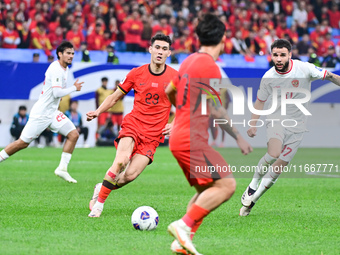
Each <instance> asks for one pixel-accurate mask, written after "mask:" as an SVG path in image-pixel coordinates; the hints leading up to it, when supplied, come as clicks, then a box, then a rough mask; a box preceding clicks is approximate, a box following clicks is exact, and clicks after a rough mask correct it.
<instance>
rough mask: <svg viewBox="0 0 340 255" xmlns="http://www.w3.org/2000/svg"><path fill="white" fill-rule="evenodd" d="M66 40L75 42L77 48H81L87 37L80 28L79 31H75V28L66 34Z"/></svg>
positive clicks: (74, 45)
mask: <svg viewBox="0 0 340 255" xmlns="http://www.w3.org/2000/svg"><path fill="white" fill-rule="evenodd" d="M66 40H67V41H69V42H71V43H72V44H73V47H74V49H75V50H79V48H80V44H81V42H83V41H84V40H85V38H84V35H83V33H82V32H81V31H80V30H78V32H77V33H74V31H73V30H70V31H68V32H67V34H66Z"/></svg>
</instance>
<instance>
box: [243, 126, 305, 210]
mask: <svg viewBox="0 0 340 255" xmlns="http://www.w3.org/2000/svg"><path fill="white" fill-rule="evenodd" d="M302 138H303V133H301V134H293V133H290V132H288V134H287V135H286V137H285V143H287V144H288V145H285V146H284V148H283V150H281V153H280V155H279V157H278V159H277V160H276V161H275V162H274V163H273V164H272V165H271V166H270V167H269V168H268V169H269V170H268V172H267V173H266V174H265V175H264V176H263V178H262V181H261V183H260V186H259V187H258V189H257V190H256V192H255V193H254V194H253V195H252V197H251V199H250V201H247V204H243V205H244V206H243V207H242V208H241V210H240V215H241V216H247V215H249V213H250V211H251V209H252V208H253V207H254V205H255V203H256V202H257V201H258V200H259V199H260V197H262V196H263V194H264V193H265V192H266V191H267V190H268V189H269V188H270V187H272V186H273V185H274V184H275V182H276V180H277V179H278V178H279V176H280V174H281V172H282V170H283V169H284V167H286V166H287V165H288V164H289V162H290V161H291V160H292V159H293V157H294V156H295V154H296V152H297V150H298V148H299V145H300V143H301V141H302Z"/></svg>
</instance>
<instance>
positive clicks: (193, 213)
mask: <svg viewBox="0 0 340 255" xmlns="http://www.w3.org/2000/svg"><path fill="white" fill-rule="evenodd" d="M209 213H210V211H209V210H206V209H204V208H203V207H200V206H198V205H196V204H193V205H192V206H191V208H190V209H189V211H188V212H187V213H186V214H185V215H184V216H183V218H182V220H183V221H184V223H185V224H186V225H187V226H188V227H190V228H193V227H194V226H195V225H196V224H197V225H198V226H197V227H196V229H195V231H196V230H197V229H198V227H199V226H200V224H201V223H202V221H203V218H204V217H205V216H207V215H208V214H209ZM199 222H200V223H199ZM198 223H199V224H198Z"/></svg>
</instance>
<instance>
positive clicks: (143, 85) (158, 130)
mask: <svg viewBox="0 0 340 255" xmlns="http://www.w3.org/2000/svg"><path fill="white" fill-rule="evenodd" d="M177 75H178V72H177V71H176V70H175V69H173V68H171V67H170V66H167V65H165V69H164V71H163V72H162V73H160V74H154V73H152V72H151V69H150V65H149V64H146V65H143V66H141V67H138V68H133V69H132V70H131V71H130V72H129V73H128V75H127V76H126V77H125V79H124V80H123V82H122V83H120V84H119V86H118V88H119V89H120V90H121V91H122V92H123V93H124V94H127V93H128V92H129V91H130V90H131V89H133V90H134V92H135V101H134V104H133V109H132V111H131V112H130V113H129V114H127V115H126V116H125V117H124V120H123V123H122V127H124V125H133V126H134V127H136V129H137V130H138V132H139V133H140V134H141V135H143V136H145V137H148V138H150V139H153V140H156V141H159V142H162V141H163V140H164V136H163V135H162V130H163V128H164V127H165V125H166V124H167V123H168V119H169V114H170V108H171V103H170V102H169V100H168V97H167V95H166V94H165V88H166V87H167V86H168V84H169V83H170V81H171V80H172V79H173V78H174V77H175V76H177Z"/></svg>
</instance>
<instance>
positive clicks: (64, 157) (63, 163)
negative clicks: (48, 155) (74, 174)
mask: <svg viewBox="0 0 340 255" xmlns="http://www.w3.org/2000/svg"><path fill="white" fill-rule="evenodd" d="M71 157H72V154H70V153H67V152H63V153H62V154H61V160H60V163H59V168H61V169H62V170H64V169H65V170H66V171H67V166H68V163H70V160H71Z"/></svg>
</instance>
